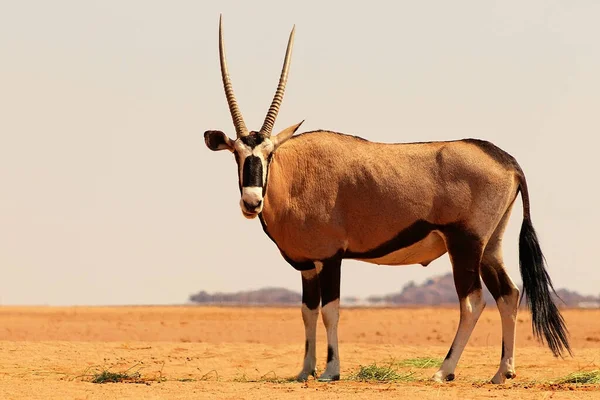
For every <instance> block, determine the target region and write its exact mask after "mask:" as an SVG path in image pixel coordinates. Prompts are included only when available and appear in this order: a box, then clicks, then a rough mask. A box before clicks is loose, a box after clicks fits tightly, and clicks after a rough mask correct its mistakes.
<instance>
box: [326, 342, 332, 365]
mask: <svg viewBox="0 0 600 400" xmlns="http://www.w3.org/2000/svg"><path fill="white" fill-rule="evenodd" d="M332 361H333V347H331V346H327V364H329V363H330V362H332Z"/></svg>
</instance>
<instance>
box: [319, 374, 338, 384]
mask: <svg viewBox="0 0 600 400" xmlns="http://www.w3.org/2000/svg"><path fill="white" fill-rule="evenodd" d="M317 380H318V381H319V382H333V381H339V380H340V374H334V375H329V374H323V375H321V376H320V377H318V378H317Z"/></svg>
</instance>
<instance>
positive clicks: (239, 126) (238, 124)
mask: <svg viewBox="0 0 600 400" xmlns="http://www.w3.org/2000/svg"><path fill="white" fill-rule="evenodd" d="M219 56H220V60H221V77H222V78H223V87H224V88H225V97H227V104H228V105H229V112H230V113H231V118H233V125H234V126H235V132H236V135H237V137H241V136H247V135H248V128H246V124H245V123H244V118H243V117H242V113H241V111H240V108H239V106H238V104H237V100H236V99H235V94H233V86H232V85H231V78H230V77H229V71H228V70H227V59H226V58H225V41H224V40H223V16H222V15H220V16H219Z"/></svg>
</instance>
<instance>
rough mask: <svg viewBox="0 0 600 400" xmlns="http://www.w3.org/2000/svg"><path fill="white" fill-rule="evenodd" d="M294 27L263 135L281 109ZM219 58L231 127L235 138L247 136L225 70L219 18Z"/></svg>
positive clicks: (267, 133)
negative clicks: (233, 128)
mask: <svg viewBox="0 0 600 400" xmlns="http://www.w3.org/2000/svg"><path fill="white" fill-rule="evenodd" d="M295 30H296V26H295V25H294V28H293V29H292V32H291V33H290V39H289V41H288V45H287V50H286V52H285V61H284V62H283V68H282V69H281V76H280V77H279V85H277V91H276V92H275V96H273V101H272V102H271V106H270V107H269V112H268V113H267V116H266V117H265V122H263V125H262V128H260V133H261V134H263V135H266V136H267V137H268V136H271V133H272V131H273V125H275V119H276V118H277V113H279V108H280V107H281V101H282V100H283V93H284V92H285V85H286V83H287V78H288V71H289V69H290V60H291V58H292V47H294V32H295ZM219 56H220V60H221V77H222V78H223V87H224V88H225V96H226V97H227V104H228V105H229V112H230V113H231V118H233V125H234V126H235V132H236V135H237V137H238V138H239V137H242V136H248V135H249V134H250V132H249V131H248V128H246V124H245V123H244V118H243V117H242V113H241V112H240V108H239V106H238V104H237V100H236V99H235V94H234V93H233V86H232V85H231V78H230V77H229V71H228V70H227V59H226V58H225V42H224V40H223V17H222V16H220V17H219Z"/></svg>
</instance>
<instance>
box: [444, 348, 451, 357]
mask: <svg viewBox="0 0 600 400" xmlns="http://www.w3.org/2000/svg"><path fill="white" fill-rule="evenodd" d="M450 357H452V346H450V350H448V354H446V358H445V360H448V359H449V358H450Z"/></svg>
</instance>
